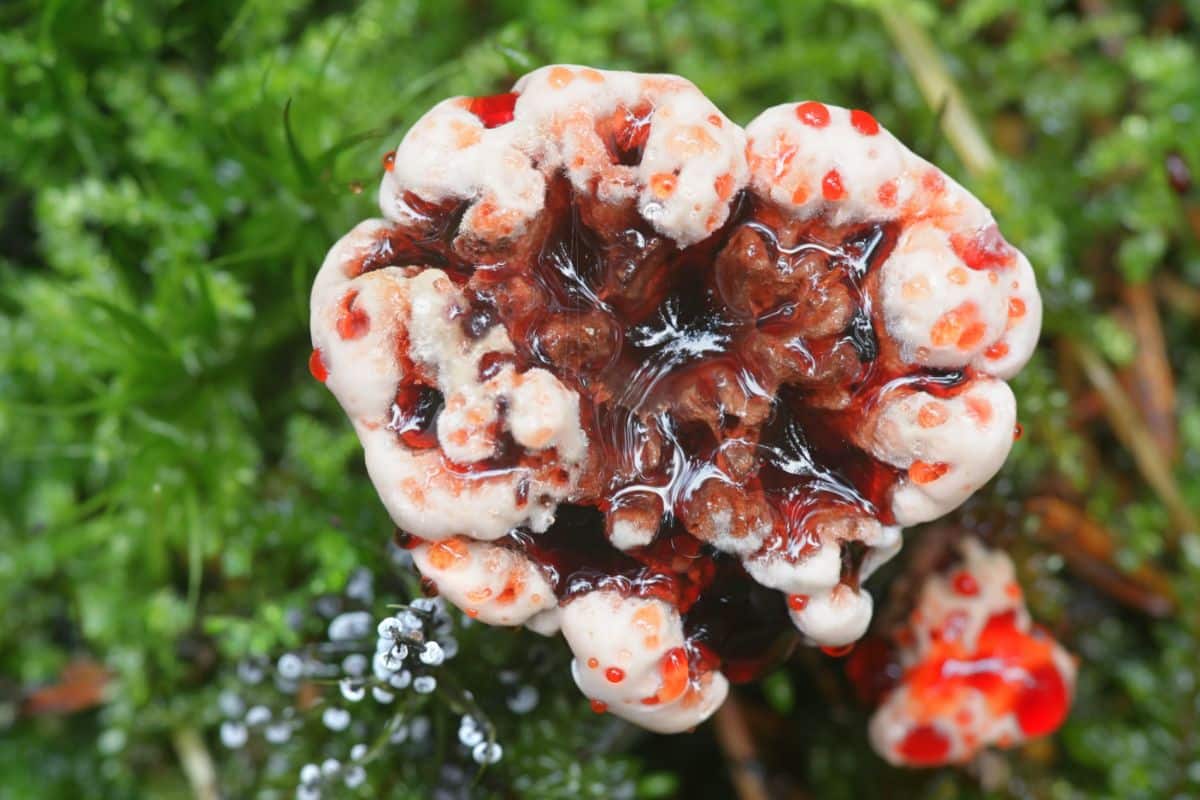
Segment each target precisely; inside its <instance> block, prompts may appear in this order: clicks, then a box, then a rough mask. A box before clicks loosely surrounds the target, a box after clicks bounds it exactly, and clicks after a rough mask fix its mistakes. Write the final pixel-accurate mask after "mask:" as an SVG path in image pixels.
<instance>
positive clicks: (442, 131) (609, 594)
mask: <svg viewBox="0 0 1200 800" xmlns="http://www.w3.org/2000/svg"><path fill="white" fill-rule="evenodd" d="M385 170H386V172H385V175H384V179H383V183H382V186H381V187H380V194H379V202H380V206H381V209H382V211H383V215H384V217H383V218H382V219H372V220H367V221H365V222H363V223H361V224H359V225H358V226H357V227H355V228H354V229H353V230H352V231H350V233H348V234H347V235H346V236H345V237H343V238H342V240H341V241H339V242H338V243H337V244H336V245H335V246H334V247H333V249H332V250H331V251H330V253H329V255H328V257H327V258H326V260H325V263H324V265H323V266H322V268H321V271H320V273H319V274H318V276H317V278H316V281H315V283H314V286H313V293H312V335H313V344H314V351H313V357H312V360H311V362H310V367H311V368H312V371H313V374H314V376H316V377H317V378H318V379H320V380H322V381H324V382H325V384H326V385H327V386H328V387H329V389H330V390H331V391H333V393H334V394H335V395H336V396H337V398H338V400H339V402H340V403H341V404H342V406H343V408H344V409H345V411H346V413H347V414H348V416H349V417H350V418H351V421H352V422H353V424H354V426H355V429H356V431H357V432H358V435H359V437H360V439H361V440H362V443H363V447H364V450H365V455H366V461H367V468H368V471H369V473H370V476H371V479H372V481H373V482H374V484H375V486H376V488H377V490H378V492H379V495H380V497H381V499H382V500H383V502H384V504H385V506H386V507H387V509H388V511H389V513H390V515H391V516H392V518H393V519H394V521H395V522H396V525H397V526H399V528H400V529H401V530H402V531H403V532H404V533H405V534H406V536H407V537H409V538H408V541H409V542H410V543H411V545H412V547H413V553H414V558H415V560H416V563H417V565H418V567H419V568H420V570H421V572H422V574H423V575H424V576H425V577H426V578H427V579H429V580H431V581H433V582H434V583H435V584H436V586H437V587H438V589H439V590H440V591H441V593H442V594H443V596H445V597H446V598H447V599H448V600H449V601H451V602H453V603H454V604H455V605H457V606H458V607H460V608H461V609H463V610H464V612H465V613H467V614H468V615H470V616H473V617H477V618H478V619H479V620H481V621H484V622H488V623H491V624H499V625H521V624H525V625H528V626H529V627H532V628H534V629H536V630H539V631H542V632H546V633H550V632H553V631H555V630H558V629H560V628H561V630H562V632H563V635H564V637H565V638H566V640H567V642H568V644H569V645H570V647H571V648H572V650H573V652H574V655H575V661H574V673H575V678H576V681H577V683H578V684H579V686H580V688H581V689H582V690H583V691H584V692H585V693H586V694H587V695H588V696H589V697H590V698H592V700H593V705H594V707H596V708H597V709H608V710H611V711H612V712H614V713H617V714H620V715H621V716H623V717H626V718H629V719H631V720H633V721H635V722H637V723H638V724H641V725H643V726H645V727H648V728H651V729H654V730H660V731H676V730H683V729H686V728H689V727H691V726H693V725H695V724H696V723H698V722H699V721H701V720H703V719H704V718H706V717H707V716H708V714H710V713H711V712H712V711H713V710H714V709H715V708H716V707H717V706H718V705H719V704H720V702H721V701H722V699H723V698H724V696H725V693H726V691H727V679H733V680H745V679H748V678H750V677H753V676H754V675H755V674H756V673H757V671H758V670H760V669H761V668H762V666H763V665H764V663H765V662H766V660H767V659H768V657H769V653H770V652H771V651H772V645H773V642H775V640H776V639H777V637H778V634H779V633H780V632H781V631H782V630H784V629H790V628H791V627H792V626H794V628H795V629H798V630H799V631H800V633H801V634H803V636H804V637H805V638H806V639H807V640H809V641H811V642H813V643H816V644H820V645H824V646H829V647H838V646H843V645H846V644H849V643H852V642H853V641H855V640H856V639H857V638H858V637H859V636H860V635H861V634H862V632H863V631H864V630H865V628H866V625H867V623H868V622H869V620H870V616H871V608H872V603H871V597H870V594H869V593H868V592H867V591H866V589H865V588H864V587H863V585H862V583H863V581H864V580H865V579H866V578H867V576H868V575H869V574H870V573H871V572H872V571H873V570H874V569H875V568H876V567H878V566H879V565H880V564H881V563H883V562H884V561H886V560H887V559H888V558H890V557H891V556H893V555H894V554H895V553H896V552H897V551H898V550H899V547H900V530H901V526H904V525H911V524H916V523H919V522H923V521H927V520H931V519H934V518H936V517H938V516H940V515H942V514H944V513H946V512H947V511H949V510H951V509H952V508H954V507H955V506H957V505H958V504H960V503H961V502H962V501H963V500H965V499H966V498H967V497H968V496H969V495H970V494H971V493H972V492H974V491H975V490H976V489H978V488H979V487H980V486H981V485H982V484H983V483H984V482H985V481H987V480H988V479H989V478H990V477H991V476H992V475H993V474H994V473H995V472H996V470H997V469H999V467H1000V465H1001V464H1002V463H1003V461H1004V459H1005V457H1006V455H1007V453H1008V450H1009V448H1010V446H1011V442H1012V439H1013V430H1014V425H1015V421H1016V419H1015V413H1016V412H1015V402H1014V399H1013V396H1012V393H1011V392H1010V390H1009V388H1008V386H1007V384H1006V383H1005V379H1006V378H1008V377H1011V376H1012V375H1013V374H1015V373H1016V372H1017V371H1018V370H1019V369H1020V367H1021V366H1022V365H1023V364H1024V362H1025V361H1026V360H1027V358H1028V357H1029V355H1030V353H1031V352H1032V349H1033V347H1034V344H1035V343H1036V339H1037V334H1038V330H1039V326H1040V316H1041V305H1040V300H1039V297H1038V294H1037V289H1036V286H1035V283H1034V277H1033V273H1032V270H1031V269H1030V266H1029V263H1028V262H1027V261H1026V259H1025V258H1024V256H1022V255H1021V253H1020V252H1018V251H1017V250H1016V249H1014V248H1013V247H1011V246H1010V245H1008V244H1007V243H1006V242H1005V241H1004V239H1003V237H1002V236H1001V235H1000V233H999V231H998V230H997V228H996V225H995V222H994V221H993V220H992V217H991V215H990V214H989V213H988V211H987V209H986V208H984V207H983V206H982V205H981V204H980V203H979V202H978V201H977V200H976V199H975V198H974V197H973V196H972V195H970V194H969V193H968V192H967V191H966V190H964V189H963V188H962V187H960V186H959V185H958V184H956V183H954V181H952V180H951V179H949V178H948V177H946V176H945V175H944V174H943V173H942V172H941V171H940V170H938V169H937V168H936V167H934V166H932V165H930V164H928V163H927V162H925V161H924V160H922V159H920V158H919V157H917V156H916V155H914V154H913V153H911V152H910V151H909V150H908V149H907V148H905V147H904V146H903V145H902V144H901V143H900V142H898V141H897V140H896V139H895V138H894V137H892V136H891V135H890V134H889V133H888V132H887V131H886V130H884V129H883V128H882V127H881V126H880V125H879V124H878V123H877V122H876V121H875V119H874V118H873V117H871V115H870V114H868V113H866V112H864V111H858V110H853V111H852V110H847V109H843V108H838V107H835V106H830V105H825V104H822V103H816V102H805V103H799V104H795V103H792V104H787V105H781V106H776V107H774V108H771V109H768V110H767V111H765V112H763V114H761V115H760V116H759V117H758V118H757V119H755V120H754V121H753V122H752V123H751V124H750V125H748V126H747V127H746V128H745V129H742V128H741V127H739V126H737V125H735V124H734V123H733V122H731V121H730V120H729V119H728V118H726V117H725V116H724V115H723V114H722V113H721V112H720V110H719V109H717V108H716V107H715V106H713V105H712V103H710V102H709V101H708V100H707V99H706V98H705V97H704V96H703V95H702V94H701V93H700V92H699V91H698V90H697V89H696V88H695V87H694V86H693V85H692V84H691V83H689V82H687V81H686V80H684V79H682V78H678V77H675V76H669V75H637V74H632V73H623V72H603V71H599V70H594V69H588V68H584V67H574V66H552V67H546V68H543V69H539V70H537V71H535V72H533V73H530V74H529V75H527V76H525V77H524V78H522V79H521V80H520V81H518V82H517V84H516V86H515V87H514V88H513V91H512V92H510V93H507V94H502V95H496V96H491V97H476V98H465V97H459V98H451V99H448V100H445V101H443V102H442V103H440V104H438V105H437V106H435V107H434V108H433V109H431V110H430V111H429V112H428V113H427V114H426V115H425V116H424V117H422V118H421V119H420V120H418V121H417V122H416V124H415V125H414V126H413V127H412V129H411V130H409V132H408V133H407V135H406V136H405V137H404V139H403V141H402V142H401V143H400V145H399V147H398V148H397V150H396V151H395V153H394V154H390V155H389V156H388V158H387V159H386V160H385ZM789 622H790V624H789Z"/></svg>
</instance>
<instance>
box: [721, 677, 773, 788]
mask: <svg viewBox="0 0 1200 800" xmlns="http://www.w3.org/2000/svg"><path fill="white" fill-rule="evenodd" d="M713 722H714V725H715V726H716V733H717V742H718V743H719V744H720V745H721V750H722V752H724V753H725V761H726V763H727V764H728V766H729V777H730V780H732V781H733V786H734V789H735V790H736V791H737V796H738V800H770V797H771V794H770V792H769V791H768V790H767V784H766V781H765V780H764V777H763V773H764V769H763V765H762V762H761V761H759V758H758V750H757V748H756V747H755V746H754V736H753V735H752V734H751V732H750V726H749V725H748V724H747V723H746V717H745V715H744V714H743V713H742V707H741V704H740V703H739V702H738V699H737V696H736V695H733V694H730V695H729V698H728V699H727V700H726V701H725V704H724V705H722V706H721V708H720V709H719V710H718V711H717V713H716V716H715V717H713Z"/></svg>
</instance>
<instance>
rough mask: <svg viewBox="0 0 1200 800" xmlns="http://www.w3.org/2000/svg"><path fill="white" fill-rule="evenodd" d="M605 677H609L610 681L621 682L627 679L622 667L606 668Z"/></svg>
mask: <svg viewBox="0 0 1200 800" xmlns="http://www.w3.org/2000/svg"><path fill="white" fill-rule="evenodd" d="M604 677H605V678H607V679H608V682H609V683H620V682H621V681H623V680H625V670H623V669H621V668H620V667H609V668H608V669H606V670H604Z"/></svg>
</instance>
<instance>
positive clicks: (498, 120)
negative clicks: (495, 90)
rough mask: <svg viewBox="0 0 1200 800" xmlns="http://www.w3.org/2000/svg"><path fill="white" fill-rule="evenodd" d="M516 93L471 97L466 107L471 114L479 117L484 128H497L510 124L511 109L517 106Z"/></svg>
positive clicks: (511, 117) (511, 118)
mask: <svg viewBox="0 0 1200 800" xmlns="http://www.w3.org/2000/svg"><path fill="white" fill-rule="evenodd" d="M517 96H518V95H517V94H516V92H505V93H504V94H493V95H488V96H487V97H472V98H471V104H470V105H469V106H468V108H469V109H470V111H471V113H472V114H474V115H475V116H477V117H479V121H480V122H482V123H483V127H485V128H497V127H499V126H501V125H504V124H505V123H508V122H512V120H513V109H514V108H516V105H517Z"/></svg>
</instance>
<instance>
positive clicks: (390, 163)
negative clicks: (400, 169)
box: [383, 150, 396, 172]
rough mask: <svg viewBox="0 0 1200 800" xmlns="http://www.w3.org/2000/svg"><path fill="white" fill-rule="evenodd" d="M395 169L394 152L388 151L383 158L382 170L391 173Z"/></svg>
mask: <svg viewBox="0 0 1200 800" xmlns="http://www.w3.org/2000/svg"><path fill="white" fill-rule="evenodd" d="M395 168H396V151H395V150H389V151H388V152H387V153H386V154H385V155H384V156H383V169H384V171H385V172H391V171H392V170H393V169H395Z"/></svg>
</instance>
